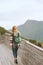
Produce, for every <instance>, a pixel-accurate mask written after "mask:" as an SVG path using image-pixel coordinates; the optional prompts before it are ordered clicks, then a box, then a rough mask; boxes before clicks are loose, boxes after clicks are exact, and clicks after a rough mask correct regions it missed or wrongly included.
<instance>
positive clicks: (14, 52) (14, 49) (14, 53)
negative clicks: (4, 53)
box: [12, 46, 18, 63]
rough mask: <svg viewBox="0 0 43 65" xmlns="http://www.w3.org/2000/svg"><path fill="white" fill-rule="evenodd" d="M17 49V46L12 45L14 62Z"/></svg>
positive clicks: (15, 61)
mask: <svg viewBox="0 0 43 65" xmlns="http://www.w3.org/2000/svg"><path fill="white" fill-rule="evenodd" d="M17 50H18V46H15V47H12V51H13V56H14V63H17Z"/></svg>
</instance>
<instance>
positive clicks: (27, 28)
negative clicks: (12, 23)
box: [18, 20, 43, 42]
mask: <svg viewBox="0 0 43 65" xmlns="http://www.w3.org/2000/svg"><path fill="white" fill-rule="evenodd" d="M18 29H19V30H20V32H21V34H22V36H23V37H25V38H28V39H33V40H37V41H39V42H43V21H36V20H27V21H26V22H25V23H24V24H23V25H20V26H18Z"/></svg>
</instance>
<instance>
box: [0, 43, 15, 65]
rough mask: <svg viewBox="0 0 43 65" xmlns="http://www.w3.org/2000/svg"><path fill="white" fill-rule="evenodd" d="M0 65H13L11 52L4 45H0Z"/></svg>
mask: <svg viewBox="0 0 43 65" xmlns="http://www.w3.org/2000/svg"><path fill="white" fill-rule="evenodd" d="M0 65H15V64H14V62H13V54H12V51H11V50H10V49H9V48H7V47H6V46H5V45H4V44H0Z"/></svg>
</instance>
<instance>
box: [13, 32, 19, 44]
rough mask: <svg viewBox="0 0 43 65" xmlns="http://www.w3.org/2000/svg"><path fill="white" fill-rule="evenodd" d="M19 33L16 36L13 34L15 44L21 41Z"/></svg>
mask: <svg viewBox="0 0 43 65" xmlns="http://www.w3.org/2000/svg"><path fill="white" fill-rule="evenodd" d="M19 37H20V36H19V33H18V34H17V36H14V35H13V42H14V43H15V44H18V43H19V42H20V40H19Z"/></svg>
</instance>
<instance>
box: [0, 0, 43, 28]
mask: <svg viewBox="0 0 43 65" xmlns="http://www.w3.org/2000/svg"><path fill="white" fill-rule="evenodd" d="M28 19H29V20H38V21H43V0H0V26H2V27H5V28H6V29H10V28H11V27H12V26H14V25H16V26H18V25H21V24H24V23H25V22H26V20H28Z"/></svg>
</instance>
